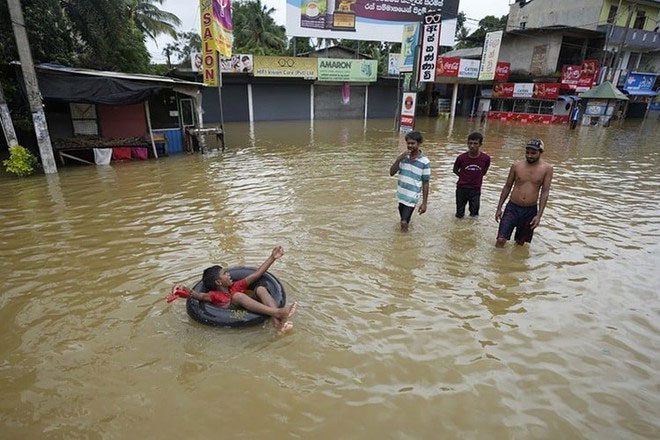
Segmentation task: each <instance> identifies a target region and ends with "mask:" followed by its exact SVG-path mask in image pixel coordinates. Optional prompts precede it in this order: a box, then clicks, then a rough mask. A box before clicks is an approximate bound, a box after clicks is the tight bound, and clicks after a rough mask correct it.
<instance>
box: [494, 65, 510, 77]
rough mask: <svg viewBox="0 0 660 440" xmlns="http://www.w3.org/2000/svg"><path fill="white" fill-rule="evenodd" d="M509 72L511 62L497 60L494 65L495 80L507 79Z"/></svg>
mask: <svg viewBox="0 0 660 440" xmlns="http://www.w3.org/2000/svg"><path fill="white" fill-rule="evenodd" d="M510 72H511V63H505V62H504V61H499V62H498V63H497V65H496V67H495V81H507V80H508V79H509V73H510Z"/></svg>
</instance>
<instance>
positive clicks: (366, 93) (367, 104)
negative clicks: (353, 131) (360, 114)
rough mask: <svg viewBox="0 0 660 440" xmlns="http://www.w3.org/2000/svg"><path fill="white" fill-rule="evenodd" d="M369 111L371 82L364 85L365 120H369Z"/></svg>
mask: <svg viewBox="0 0 660 440" xmlns="http://www.w3.org/2000/svg"><path fill="white" fill-rule="evenodd" d="M368 112H369V84H367V85H366V86H365V87H364V122H365V123H366V122H367V115H368Z"/></svg>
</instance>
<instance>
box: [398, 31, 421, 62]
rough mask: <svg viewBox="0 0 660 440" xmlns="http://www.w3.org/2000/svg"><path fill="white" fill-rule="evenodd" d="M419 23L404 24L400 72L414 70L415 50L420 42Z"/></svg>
mask: <svg viewBox="0 0 660 440" xmlns="http://www.w3.org/2000/svg"><path fill="white" fill-rule="evenodd" d="M418 39H419V23H411V24H406V25H403V39H402V40H401V68H400V69H399V71H400V72H412V71H413V66H414V65H415V51H416V50H417V45H418V44H419V41H418Z"/></svg>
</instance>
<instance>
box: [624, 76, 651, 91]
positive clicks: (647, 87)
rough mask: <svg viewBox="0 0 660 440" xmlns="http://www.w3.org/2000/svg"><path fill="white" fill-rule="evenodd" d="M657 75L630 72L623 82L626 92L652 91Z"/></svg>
mask: <svg viewBox="0 0 660 440" xmlns="http://www.w3.org/2000/svg"><path fill="white" fill-rule="evenodd" d="M657 76H658V75H657V74H655V73H638V72H632V73H629V74H628V76H627V77H626V81H625V83H624V84H623V90H625V91H626V92H644V91H648V92H650V91H652V90H653V86H654V85H655V79H656V77H657Z"/></svg>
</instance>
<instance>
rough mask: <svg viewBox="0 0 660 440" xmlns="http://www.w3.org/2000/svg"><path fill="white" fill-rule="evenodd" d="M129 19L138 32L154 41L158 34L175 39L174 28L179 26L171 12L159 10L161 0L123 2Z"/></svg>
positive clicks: (127, 0)
mask: <svg viewBox="0 0 660 440" xmlns="http://www.w3.org/2000/svg"><path fill="white" fill-rule="evenodd" d="M125 1H126V10H127V12H128V16H129V18H130V19H131V20H132V21H133V22H134V23H135V25H136V26H137V28H138V30H140V31H141V32H142V33H143V34H145V35H146V36H148V37H149V38H151V39H152V40H154V41H156V37H157V36H158V35H160V34H167V35H170V36H171V37H172V38H176V36H177V33H176V28H175V26H181V20H179V17H177V16H176V15H174V14H172V13H171V12H167V11H163V10H161V9H160V8H159V7H158V6H157V5H156V3H157V4H158V5H162V4H163V0H125Z"/></svg>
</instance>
